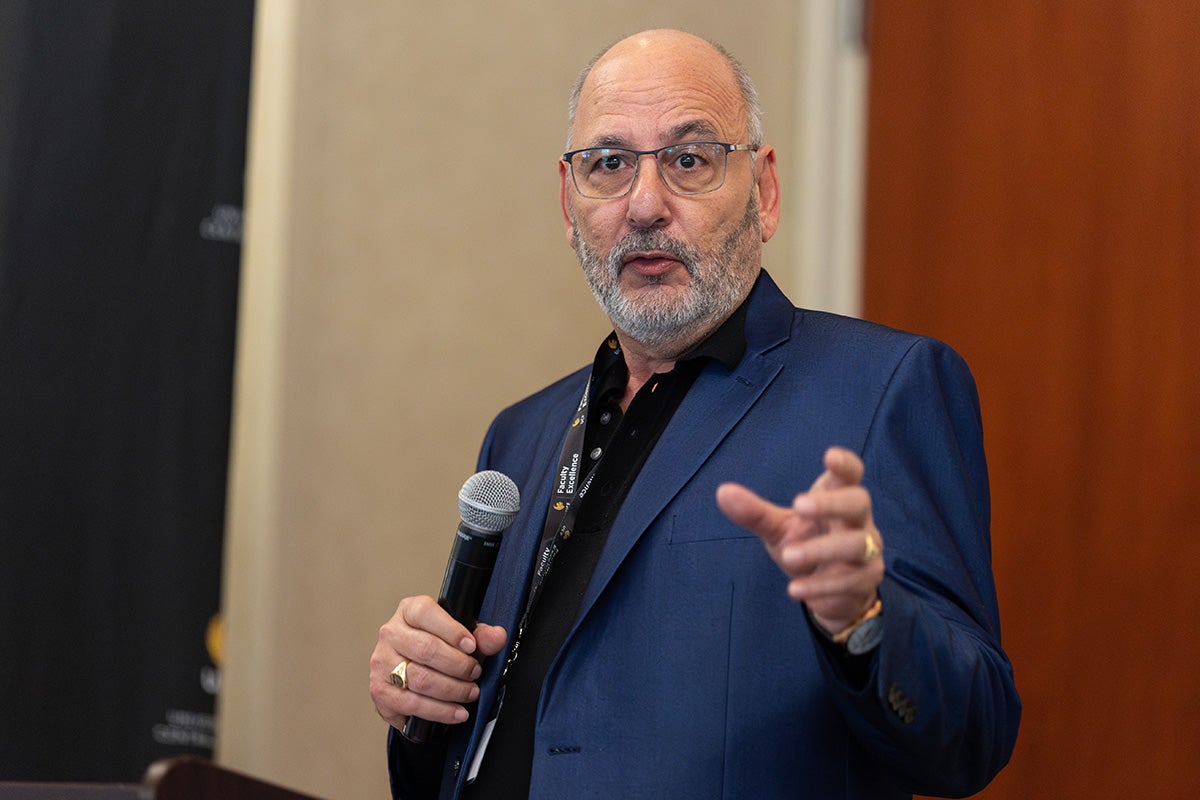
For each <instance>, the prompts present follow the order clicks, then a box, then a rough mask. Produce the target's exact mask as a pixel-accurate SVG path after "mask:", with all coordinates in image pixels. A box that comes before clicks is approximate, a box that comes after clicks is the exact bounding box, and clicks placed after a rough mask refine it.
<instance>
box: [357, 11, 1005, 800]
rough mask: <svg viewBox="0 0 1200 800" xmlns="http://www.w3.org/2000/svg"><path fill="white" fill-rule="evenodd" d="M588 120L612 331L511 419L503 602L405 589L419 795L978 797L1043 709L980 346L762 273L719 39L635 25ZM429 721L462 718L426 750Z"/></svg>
mask: <svg viewBox="0 0 1200 800" xmlns="http://www.w3.org/2000/svg"><path fill="white" fill-rule="evenodd" d="M570 111H571V124H570V141H569V143H568V150H569V151H570V152H568V153H567V154H566V155H565V156H564V157H563V161H562V163H561V164H560V167H559V171H560V193H561V201H562V209H563V218H564V224H565V228H566V233H567V239H568V241H569V243H570V244H571V246H572V247H573V248H574V249H575V251H576V253H577V254H578V256H579V260H580V263H581V264H582V266H583V271H584V275H585V277H586V278H587V280H588V282H589V284H590V285H591V287H592V290H593V292H594V293H595V295H596V297H597V299H598V301H599V302H600V304H601V306H602V307H603V308H604V310H605V312H606V313H607V315H608V316H609V318H610V320H611V321H612V324H613V327H614V329H615V333H614V334H613V335H611V336H610V337H608V339H606V341H605V343H604V344H602V345H601V347H600V349H599V351H598V353H597V355H596V358H595V361H594V363H593V364H592V366H591V367H590V368H589V369H584V370H581V371H580V372H578V373H576V374H574V375H571V376H569V377H567V378H565V379H563V380H562V381H559V382H558V383H556V384H554V385H552V386H550V387H548V388H547V389H545V390H543V391H542V392H539V393H538V394H536V395H534V396H532V397H531V398H528V399H526V400H525V401H523V402H521V403H519V404H517V405H516V406H514V407H512V408H510V409H508V410H506V411H504V412H503V413H502V414H501V415H500V416H499V417H498V418H497V420H496V421H495V422H494V423H493V425H492V428H491V430H490V431H489V433H488V435H487V438H486V440H485V442H484V445H483V449H482V453H481V455H480V461H479V465H480V468H487V469H496V470H499V471H501V472H504V473H505V474H507V475H509V476H510V477H511V478H512V479H513V480H514V481H515V482H516V483H517V485H518V486H519V487H520V490H521V494H522V497H523V500H524V502H523V508H522V509H521V512H520V513H519V515H518V516H517V518H516V520H515V522H514V523H513V525H512V527H511V528H510V529H509V530H508V531H507V532H506V533H505V536H504V540H503V544H502V547H501V552H500V555H499V559H498V562H497V565H496V569H495V573H494V575H493V578H492V583H491V587H490V589H489V593H488V596H487V599H486V600H485V603H484V607H483V610H482V613H481V619H483V620H487V621H488V623H490V624H485V623H480V624H479V625H478V626H477V627H476V629H475V630H474V631H468V630H466V629H465V628H464V627H463V626H461V625H459V624H458V623H456V622H454V621H453V620H452V619H450V618H449V616H447V615H446V614H445V613H444V612H443V611H442V610H441V609H440V608H439V607H438V606H437V604H436V603H435V602H434V600H433V599H432V598H429V597H410V598H406V599H404V600H402V601H401V602H400V605H399V607H398V609H397V611H396V614H395V616H393V617H392V619H391V620H390V621H389V622H388V623H386V624H385V625H384V626H383V627H382V628H381V630H380V635H379V641H378V643H377V646H376V648H375V652H374V654H373V656H372V659H371V694H372V697H373V699H374V701H375V704H376V707H377V709H378V711H379V713H380V715H381V716H382V717H383V718H384V719H385V720H387V721H388V722H389V723H391V725H392V726H393V729H392V730H391V731H390V737H389V766H390V769H391V771H392V777H393V793H394V794H395V795H396V796H397V797H423V796H429V797H432V796H440V797H443V798H450V797H468V798H489V800H490V799H491V798H503V797H526V796H528V797H536V798H556V799H557V798H586V797H606V798H610V797H621V798H631V797H634V798H636V797H647V798H651V797H653V798H688V800H696V799H697V798H709V797H712V798H717V797H734V798H775V797H804V798H843V797H844V798H897V797H908V796H910V795H911V794H912V793H922V794H947V795H962V794H969V793H971V792H974V791H977V790H978V789H980V788H981V787H982V786H984V785H985V784H986V783H987V782H988V781H989V780H991V778H992V777H993V776H994V775H995V774H996V773H997V772H998V771H999V770H1000V768H1001V767H1003V765H1004V764H1005V763H1006V762H1007V760H1008V758H1009V756H1010V754H1011V752H1012V747H1013V744H1014V741H1015V738H1016V732H1017V725H1018V720H1019V716H1020V702H1019V700H1018V698H1017V694H1016V691H1015V688H1014V685H1013V680H1012V671H1011V667H1010V665H1009V662H1008V659H1007V657H1006V656H1005V654H1004V652H1003V650H1002V649H1001V645H1000V634H999V619H998V613H997V609H996V600H995V591H994V586H993V582H992V577H991V572H990V543H989V538H988V517H989V505H988V503H989V500H988V490H987V476H986V466H985V464H984V459H983V452H982V443H981V431H980V420H979V410H978V401H977V398H976V395H975V389H974V384H973V382H972V379H971V377H970V374H969V372H968V371H967V369H966V367H965V365H964V364H963V363H962V361H961V359H959V358H958V357H957V356H956V355H955V354H954V353H953V352H952V351H951V350H949V348H947V347H946V346H945V345H942V344H940V343H938V342H934V341H931V340H928V339H923V338H920V337H917V336H913V335H910V334H905V333H901V332H898V331H893V330H890V329H886V328H882V327H879V326H875V325H872V324H870V323H866V322H862V321H858V320H852V319H847V318H843V317H837V316H834V315H830V314H823V313H818V312H810V311H802V310H798V309H795V308H794V307H793V306H792V305H791V303H790V302H789V301H788V300H787V299H786V298H785V297H784V296H783V295H782V294H781V293H780V291H779V290H778V289H777V288H776V286H775V284H774V283H773V282H772V281H771V279H770V278H769V277H768V276H767V275H766V274H765V273H764V272H762V271H761V268H760V257H761V249H762V245H763V243H765V242H766V241H767V240H768V239H770V238H771V236H772V234H773V233H774V232H775V229H776V225H777V223H778V220H779V182H778V178H777V175H776V166H775V152H774V150H773V149H772V148H771V147H769V146H767V145H764V144H762V141H761V121H760V117H761V112H760V111H759V109H758V101H757V98H756V95H755V92H754V89H753V85H752V84H751V83H750V81H749V79H748V78H747V77H746V75H745V73H744V71H743V70H742V69H741V68H740V66H739V65H737V63H736V62H735V61H733V60H732V58H731V57H729V56H728V54H726V53H725V52H724V51H723V50H720V49H719V48H717V47H716V46H714V45H712V44H710V43H708V42H706V41H704V40H701V39H698V38H695V37H693V36H690V35H688V34H684V33H681V32H678V31H664V30H657V31H647V32H644V33H641V34H637V35H635V36H632V37H630V38H628V39H625V40H623V41H621V42H619V43H618V44H616V45H614V46H613V47H611V48H610V49H609V50H607V51H606V52H605V53H603V54H602V55H601V56H600V57H599V58H598V60H596V61H594V62H593V64H591V65H589V67H588V68H587V69H585V71H584V73H583V74H582V75H581V77H580V79H579V81H578V82H577V84H576V89H575V93H574V94H573V97H572V102H571V109H570ZM580 148H582V149H580ZM830 445H839V446H833V447H831V446H830ZM733 481H737V482H738V483H734V482H733ZM743 484H744V486H743ZM746 487H750V488H746ZM805 489H807V490H805ZM797 491H801V492H802V493H801V494H799V495H797V494H796V492H797ZM764 498H766V499H764ZM885 541H886V545H885ZM764 545H765V548H764ZM480 661H482V664H481V663H480ZM476 702H477V705H476V706H473V708H474V709H476V710H477V711H476V713H475V715H474V717H472V716H470V715H469V713H468V706H470V705H471V704H472V703H476ZM409 716H417V717H420V718H422V719H426V720H430V721H434V722H438V723H445V724H447V725H448V726H449V727H448V728H446V729H445V732H444V733H439V734H438V735H437V736H435V737H434V738H433V739H432V740H431V741H428V742H425V743H422V744H414V743H412V742H409V741H406V740H405V739H404V737H403V736H401V735H400V733H399V730H400V729H402V728H403V727H404V724H405V722H406V721H407V719H408V717H409ZM468 719H472V720H473V722H471V723H468V724H462V723H464V722H466V721H467V720H468Z"/></svg>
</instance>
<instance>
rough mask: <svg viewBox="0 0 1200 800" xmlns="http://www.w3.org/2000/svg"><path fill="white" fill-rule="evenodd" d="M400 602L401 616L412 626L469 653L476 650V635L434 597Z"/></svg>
mask: <svg viewBox="0 0 1200 800" xmlns="http://www.w3.org/2000/svg"><path fill="white" fill-rule="evenodd" d="M416 600H417V601H415V602H411V603H401V604H400V609H399V611H400V616H401V619H403V620H404V622H405V624H406V625H408V626H409V627H410V628H414V629H416V630H419V631H425V632H427V633H431V634H433V635H434V636H436V637H437V638H439V639H441V640H442V641H443V642H445V643H446V644H448V645H450V646H451V647H456V648H457V649H459V650H461V651H462V652H464V653H467V654H468V655H469V654H471V653H474V652H475V637H474V636H472V635H471V632H470V631H468V630H467V629H466V627H465V626H464V625H463V624H462V623H461V622H459V621H458V620H456V619H454V617H452V616H450V612H448V611H446V609H444V608H442V607H441V606H440V605H438V604H437V602H435V601H434V600H433V598H432V597H423V598H417V599H416Z"/></svg>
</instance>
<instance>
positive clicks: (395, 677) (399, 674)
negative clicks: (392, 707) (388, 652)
mask: <svg viewBox="0 0 1200 800" xmlns="http://www.w3.org/2000/svg"><path fill="white" fill-rule="evenodd" d="M388 680H389V681H391V682H392V686H395V687H396V688H397V689H407V688H408V661H407V660H405V661H401V662H400V663H399V664H397V665H396V668H395V669H393V670H392V671H391V672H390V673H389V674H388Z"/></svg>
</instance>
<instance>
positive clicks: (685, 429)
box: [568, 272, 793, 640]
mask: <svg viewBox="0 0 1200 800" xmlns="http://www.w3.org/2000/svg"><path fill="white" fill-rule="evenodd" d="M792 312H793V308H792V305H791V302H790V301H788V300H787V298H786V297H784V295H783V293H782V292H780V291H779V289H778V288H777V287H776V286H775V284H774V282H772V281H771V279H770V277H769V276H767V275H766V273H765V272H764V273H763V274H762V277H761V279H760V281H759V285H758V286H757V287H756V289H755V292H754V296H752V298H751V305H750V309H749V315H748V317H747V325H746V355H745V356H744V357H743V358H742V361H741V363H740V364H738V366H737V367H736V368H735V369H734V371H733V372H731V373H727V372H726V371H725V369H724V368H723V367H721V366H720V365H718V364H709V365H708V366H706V367H705V369H704V370H703V372H701V373H700V376H699V377H698V378H697V379H696V383H695V384H693V386H692V388H691V390H690V391H689V392H688V394H687V397H685V398H684V400H683V403H682V404H680V406H679V409H678V410H677V411H676V412H675V415H674V417H672V419H671V422H670V423H669V424H668V426H667V428H666V430H665V431H663V434H662V437H661V438H660V439H659V441H658V444H657V445H656V446H655V448H654V452H652V453H651V454H650V457H649V458H648V459H647V460H646V463H645V465H644V466H643V467H642V471H641V472H640V473H639V474H638V478H637V480H636V481H634V484H633V488H632V489H631V490H630V492H629V495H628V497H626V499H625V502H624V504H623V505H622V507H621V510H620V512H619V513H618V514H617V518H616V520H615V521H614V523H613V527H612V530H611V532H610V533H609V536H608V541H607V542H606V543H605V545H604V552H603V554H602V555H601V556H600V561H599V562H598V563H597V565H596V571H595V572H594V573H593V575H592V579H591V582H590V583H589V584H588V589H587V592H586V593H585V594H584V597H583V603H582V605H581V607H580V610H579V614H578V616H577V619H576V625H575V627H576V628H578V625H579V620H582V619H583V618H584V617H585V616H586V615H587V614H588V612H589V611H590V609H591V608H592V606H593V605H594V604H595V602H596V599H597V598H598V597H599V596H600V595H601V594H602V593H603V592H604V590H605V589H606V587H607V586H608V584H609V582H610V581H611V580H612V577H613V575H614V574H615V573H616V571H617V569H618V568H619V567H620V565H621V562H622V561H624V560H625V558H626V557H627V556H628V555H629V552H630V551H631V550H632V549H633V547H634V545H635V544H636V543H637V541H638V539H640V538H641V536H642V534H644V533H645V531H646V529H647V528H649V527H650V525H651V524H652V523H653V522H654V520H655V518H656V517H658V515H659V514H661V513H662V510H663V509H664V508H666V506H667V505H668V504H669V503H670V502H671V500H672V499H674V497H675V496H676V495H677V494H679V492H680V490H681V489H682V488H683V487H684V486H685V485H686V484H687V482H688V481H689V480H690V479H691V478H692V476H694V475H695V474H696V472H697V471H698V470H699V469H700V468H701V467H702V466H703V465H704V463H705V462H706V461H707V460H708V458H709V456H710V455H711V454H712V452H713V451H714V450H715V449H716V448H717V446H718V445H719V444H720V443H721V441H722V440H723V439H724V438H725V437H726V436H727V435H728V434H729V432H730V431H731V430H732V429H733V427H734V426H735V425H737V423H738V422H739V421H740V420H741V419H742V418H743V417H745V416H746V414H747V413H748V412H749V411H750V409H751V408H752V407H753V405H754V403H755V402H756V401H757V400H758V398H759V397H760V396H761V395H762V393H763V392H764V391H765V390H766V388H767V386H769V385H770V383H771V381H773V380H774V379H775V376H776V375H778V374H779V371H780V370H781V369H782V366H781V365H780V364H779V363H778V362H777V361H775V360H773V359H771V358H769V357H768V356H766V355H764V353H765V351H767V350H768V349H770V348H771V347H774V346H775V345H777V344H779V343H780V342H782V341H784V340H786V339H787V337H788V331H789V328H790V324H791V319H792ZM714 503H715V500H714ZM573 635H574V631H572V633H571V636H573ZM569 639H570V636H568V640H569Z"/></svg>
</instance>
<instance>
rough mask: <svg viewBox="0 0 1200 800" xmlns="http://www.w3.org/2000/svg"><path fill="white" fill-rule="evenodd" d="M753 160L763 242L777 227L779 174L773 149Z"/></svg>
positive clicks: (766, 149)
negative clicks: (754, 161)
mask: <svg viewBox="0 0 1200 800" xmlns="http://www.w3.org/2000/svg"><path fill="white" fill-rule="evenodd" d="M755 160H756V161H757V162H758V164H757V165H756V166H757V168H758V170H757V176H756V179H755V185H756V186H757V188H758V222H759V224H760V225H761V226H762V240H763V241H764V242H765V241H767V240H768V239H770V238H771V237H772V236H774V235H775V231H776V229H777V228H778V227H779V173H778V172H777V171H776V169H775V148H773V147H771V146H770V145H764V146H763V147H761V148H760V149H759V151H758V153H757V154H755ZM564 166H565V165H564Z"/></svg>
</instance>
